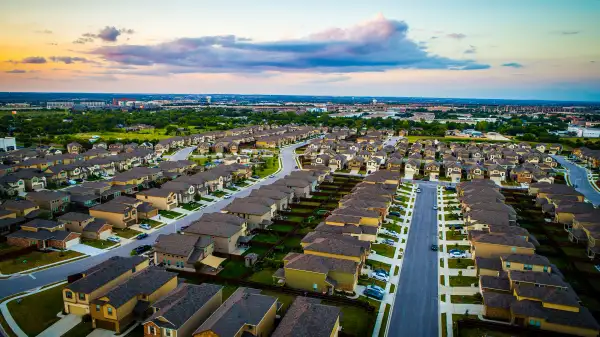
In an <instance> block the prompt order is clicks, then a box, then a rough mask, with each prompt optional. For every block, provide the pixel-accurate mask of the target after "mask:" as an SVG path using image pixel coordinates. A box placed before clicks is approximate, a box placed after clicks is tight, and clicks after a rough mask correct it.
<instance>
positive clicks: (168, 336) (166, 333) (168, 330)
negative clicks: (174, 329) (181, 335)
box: [165, 328, 171, 337]
mask: <svg viewBox="0 0 600 337" xmlns="http://www.w3.org/2000/svg"><path fill="white" fill-rule="evenodd" d="M165 336H167V337H171V329H166V328H165Z"/></svg>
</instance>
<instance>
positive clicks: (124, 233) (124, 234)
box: [113, 228, 142, 239]
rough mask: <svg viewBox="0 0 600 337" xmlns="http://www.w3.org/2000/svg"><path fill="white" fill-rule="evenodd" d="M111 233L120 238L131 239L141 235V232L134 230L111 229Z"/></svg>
mask: <svg viewBox="0 0 600 337" xmlns="http://www.w3.org/2000/svg"><path fill="white" fill-rule="evenodd" d="M113 233H114V234H116V235H118V236H120V237H122V238H125V239H131V238H132V237H134V236H136V235H138V234H141V233H142V232H140V231H136V230H135V229H131V228H113Z"/></svg>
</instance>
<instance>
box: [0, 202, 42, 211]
mask: <svg viewBox="0 0 600 337" xmlns="http://www.w3.org/2000/svg"><path fill="white" fill-rule="evenodd" d="M2 207H4V208H7V209H8V208H10V209H17V210H25V209H29V208H35V207H37V204H36V203H35V202H33V201H31V200H7V201H6V202H5V203H3V204H2Z"/></svg>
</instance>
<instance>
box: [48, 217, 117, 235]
mask: <svg viewBox="0 0 600 337" xmlns="http://www.w3.org/2000/svg"><path fill="white" fill-rule="evenodd" d="M57 220H58V221H59V222H61V223H63V224H64V225H65V229H66V230H67V231H68V232H75V233H79V234H81V236H82V237H83V238H86V239H92V240H106V238H108V237H109V236H111V235H112V225H110V224H108V223H107V222H106V220H103V219H96V218H94V217H93V216H91V215H88V214H84V213H76V212H69V213H66V214H64V215H61V216H59V217H58V218H57Z"/></svg>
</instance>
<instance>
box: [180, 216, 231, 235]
mask: <svg viewBox="0 0 600 337" xmlns="http://www.w3.org/2000/svg"><path fill="white" fill-rule="evenodd" d="M241 230H242V228H241V227H240V226H237V225H231V224H228V223H222V222H210V221H202V220H200V221H195V222H193V223H192V224H191V225H190V226H189V227H188V228H186V229H185V230H184V231H183V232H184V233H185V234H196V235H210V236H217V237H224V238H230V237H232V236H233V235H234V234H236V233H239V232H240V231H241Z"/></svg>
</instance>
